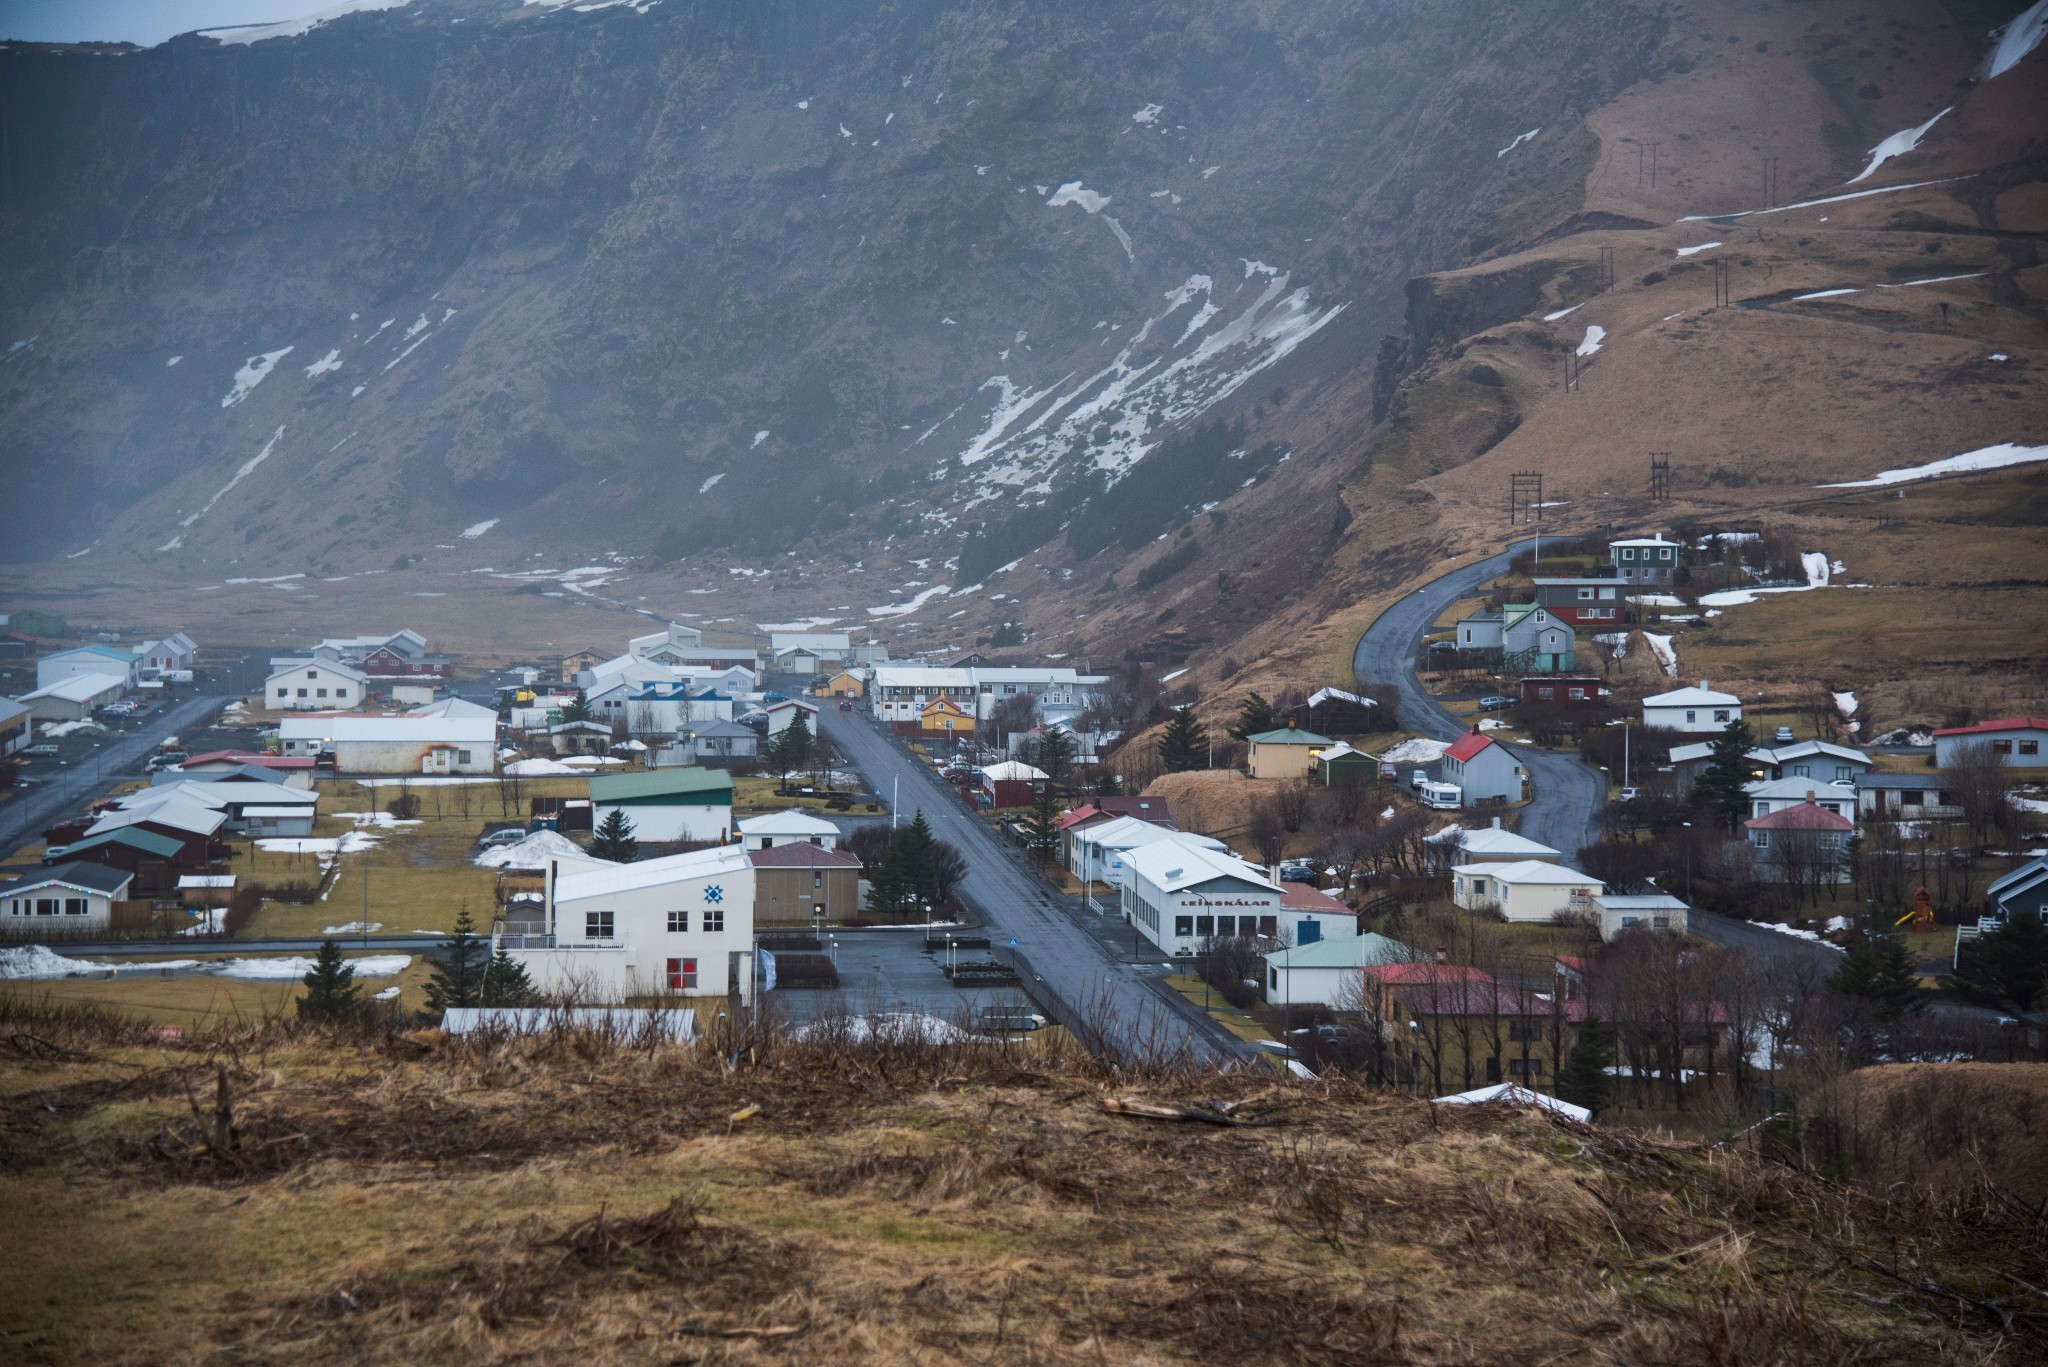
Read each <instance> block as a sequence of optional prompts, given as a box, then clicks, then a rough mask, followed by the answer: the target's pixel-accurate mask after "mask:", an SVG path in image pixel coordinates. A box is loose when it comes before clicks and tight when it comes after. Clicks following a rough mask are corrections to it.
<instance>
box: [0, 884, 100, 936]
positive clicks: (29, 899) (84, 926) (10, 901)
mask: <svg viewBox="0 0 2048 1367" xmlns="http://www.w3.org/2000/svg"><path fill="white" fill-rule="evenodd" d="M73 901H82V902H84V903H85V914H84V915H82V916H73V915H68V914H66V912H65V910H64V907H65V904H66V903H68V902H73ZM38 902H55V903H56V904H57V914H56V915H55V916H38V915H36V914H35V910H36V903H38ZM113 922H114V912H113V904H112V902H111V901H110V900H109V899H108V897H107V895H106V894H105V893H103V892H85V891H81V890H80V889H78V888H68V887H65V886H63V885H62V884H57V883H52V884H50V885H49V886H47V887H41V888H32V889H29V890H28V891H26V892H24V893H22V894H19V895H15V894H10V895H8V896H7V897H6V898H4V899H0V924H4V925H5V926H6V927H7V929H8V931H9V932H10V933H11V934H14V935H27V934H31V933H33V932H35V931H37V930H42V929H46V928H47V929H49V930H62V931H78V930H105V929H107V927H109V926H111V925H112V924H113Z"/></svg>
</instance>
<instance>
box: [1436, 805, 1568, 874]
mask: <svg viewBox="0 0 2048 1367" xmlns="http://www.w3.org/2000/svg"><path fill="white" fill-rule="evenodd" d="M1423 838H1424V840H1425V842H1426V843H1428V844H1429V845H1430V846H1431V847H1432V849H1433V850H1434V853H1432V854H1431V856H1430V858H1431V860H1432V862H1433V863H1435V864H1437V865H1438V866H1441V865H1442V864H1443V862H1444V861H1445V860H1448V861H1449V862H1450V863H1451V864H1452V865H1457V864H1488V863H1498V864H1515V863H1520V862H1521V861H1522V860H1524V859H1541V860H1545V861H1547V862H1549V863H1553V864H1558V863H1563V862H1564V855H1563V854H1562V853H1561V852H1559V851H1557V850H1553V849H1552V848H1550V846H1548V845H1545V844H1543V843H1542V842H1541V841H1537V840H1531V839H1529V837H1527V836H1525V835H1516V834H1515V833H1514V832H1513V831H1510V830H1504V829H1502V827H1501V824H1500V818H1499V817H1495V818H1494V819H1493V824H1492V825H1491V826H1481V827H1479V828H1478V829H1476V830H1468V829H1466V828H1465V827H1463V826H1446V827H1444V828H1443V829H1442V830H1440V831H1437V832H1436V833H1435V834H1433V835H1428V836H1425V837H1423Z"/></svg>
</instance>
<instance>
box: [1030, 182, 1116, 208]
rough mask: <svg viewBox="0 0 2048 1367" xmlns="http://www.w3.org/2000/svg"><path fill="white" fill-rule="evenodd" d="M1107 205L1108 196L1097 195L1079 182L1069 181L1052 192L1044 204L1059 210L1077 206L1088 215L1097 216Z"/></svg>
mask: <svg viewBox="0 0 2048 1367" xmlns="http://www.w3.org/2000/svg"><path fill="white" fill-rule="evenodd" d="M1107 203H1109V196H1108V195H1099V194H1097V193H1095V191H1093V190H1090V189H1088V188H1086V187H1085V186H1083V185H1082V184H1081V182H1080V181H1078V180H1070V181H1068V182H1067V183H1066V184H1065V185H1062V186H1060V188H1059V189H1057V190H1055V191H1053V192H1052V198H1051V199H1048V200H1047V201H1046V202H1045V207H1046V208H1048V209H1059V208H1064V207H1065V206H1066V205H1069V204H1078V205H1080V206H1081V207H1082V209H1084V210H1086V211H1087V212H1088V213H1091V214H1099V213H1101V212H1102V206H1103V205H1105V204H1107Z"/></svg>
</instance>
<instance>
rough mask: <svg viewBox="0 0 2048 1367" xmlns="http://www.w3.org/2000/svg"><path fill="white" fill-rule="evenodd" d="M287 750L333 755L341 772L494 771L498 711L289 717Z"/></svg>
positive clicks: (280, 728) (282, 735)
mask: <svg viewBox="0 0 2048 1367" xmlns="http://www.w3.org/2000/svg"><path fill="white" fill-rule="evenodd" d="M277 736H278V741H279V742H280V744H281V745H282V746H283V749H284V752H285V754H287V755H294V756H313V757H316V758H317V757H318V756H321V755H332V756H333V757H334V772H335V773H337V774H490V773H495V772H496V771H497V745H498V723H497V720H496V718H494V717H462V716H444V717H433V716H395V717H337V716H309V717H286V718H284V719H283V720H281V721H280V722H278V724H277Z"/></svg>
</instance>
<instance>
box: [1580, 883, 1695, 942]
mask: <svg viewBox="0 0 2048 1367" xmlns="http://www.w3.org/2000/svg"><path fill="white" fill-rule="evenodd" d="M1593 905H1594V906H1595V907H1596V908H1598V909H1599V915H1600V938H1601V939H1603V940H1612V939H1613V938H1614V937H1615V936H1617V935H1619V934H1621V933H1622V932H1623V931H1624V930H1632V929H1634V928H1635V927H1636V926H1648V927H1650V928H1651V929H1653V930H1675V931H1677V932H1678V933H1679V934H1680V935H1683V934H1685V928H1686V924H1687V918H1688V917H1689V916H1690V915H1691V914H1692V909H1691V908H1690V907H1688V906H1686V904H1685V903H1683V902H1681V901H1679V900H1678V899H1677V898H1676V897H1673V896H1671V894H1669V893H1664V892H1650V893H1641V894H1635V895H1627V896H1624V895H1618V894H1615V893H1607V892H1603V893H1601V894H1600V895H1599V896H1597V897H1595V898H1594V899H1593Z"/></svg>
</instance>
